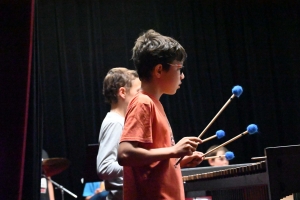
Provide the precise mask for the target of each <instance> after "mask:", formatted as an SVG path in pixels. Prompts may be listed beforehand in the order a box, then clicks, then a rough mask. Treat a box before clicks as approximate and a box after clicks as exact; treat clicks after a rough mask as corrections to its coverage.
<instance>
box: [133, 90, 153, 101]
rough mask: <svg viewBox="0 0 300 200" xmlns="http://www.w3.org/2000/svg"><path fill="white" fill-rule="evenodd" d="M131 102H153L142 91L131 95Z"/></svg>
mask: <svg viewBox="0 0 300 200" xmlns="http://www.w3.org/2000/svg"><path fill="white" fill-rule="evenodd" d="M131 102H132V103H150V102H153V99H152V98H151V96H150V95H148V94H146V93H144V92H139V93H137V94H136V95H135V96H134V97H133V99H132V101H131Z"/></svg>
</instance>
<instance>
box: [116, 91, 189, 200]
mask: <svg viewBox="0 0 300 200" xmlns="http://www.w3.org/2000/svg"><path fill="white" fill-rule="evenodd" d="M123 141H137V142H139V146H140V147H141V148H144V149H154V148H163V147H170V146H173V145H174V144H175V142H174V139H173V133H172V129H171V127H170V124H169V121H168V119H167V117H166V114H165V111H164V109H163V106H162V104H161V103H160V101H158V100H157V99H155V98H154V97H151V96H150V95H148V94H145V93H142V92H141V93H139V94H138V95H136V96H135V97H134V98H133V99H132V101H131V102H130V104H129V105H128V108H127V113H126V116H125V125H124V129H123V133H122V137H121V140H120V142H123ZM176 161H177V159H176V158H170V159H167V160H162V161H157V162H154V163H152V164H150V165H145V166H139V167H130V166H124V170H123V196H124V200H142V199H143V200H159V199H170V200H171V199H174V200H183V199H184V189H183V181H182V174H181V169H180V166H179V165H178V166H177V167H175V166H174V165H175V163H176Z"/></svg>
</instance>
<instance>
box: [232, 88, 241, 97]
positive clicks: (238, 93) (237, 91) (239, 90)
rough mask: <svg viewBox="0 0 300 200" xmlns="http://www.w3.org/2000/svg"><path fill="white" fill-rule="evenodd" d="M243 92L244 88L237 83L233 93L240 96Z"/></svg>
mask: <svg viewBox="0 0 300 200" xmlns="http://www.w3.org/2000/svg"><path fill="white" fill-rule="evenodd" d="M242 93H243V88H242V87H241V86H239V85H236V86H234V87H233V88H232V94H234V95H235V96H237V97H240V96H241V94H242Z"/></svg>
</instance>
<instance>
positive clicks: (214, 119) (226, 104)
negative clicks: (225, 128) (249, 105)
mask: <svg viewBox="0 0 300 200" xmlns="http://www.w3.org/2000/svg"><path fill="white" fill-rule="evenodd" d="M234 97H235V95H234V94H233V95H231V97H230V98H229V99H228V100H227V102H226V103H225V104H224V105H223V107H222V108H221V109H220V110H219V112H218V113H217V114H216V116H215V117H214V118H213V119H212V120H211V121H210V122H209V124H208V125H207V126H206V127H205V129H204V130H203V131H202V132H201V133H200V135H199V136H198V138H201V136H202V135H203V134H204V133H205V132H206V131H207V129H208V128H209V127H210V126H211V125H212V123H214V122H215V121H216V119H217V118H218V117H219V115H220V114H221V113H222V112H223V110H224V109H225V108H226V107H227V106H228V104H229V103H230V102H231V100H232V99H233V98H234Z"/></svg>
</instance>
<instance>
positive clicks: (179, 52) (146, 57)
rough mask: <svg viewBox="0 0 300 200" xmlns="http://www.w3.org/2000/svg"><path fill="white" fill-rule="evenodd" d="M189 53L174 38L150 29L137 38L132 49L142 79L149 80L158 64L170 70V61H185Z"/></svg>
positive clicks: (135, 64)
mask: <svg viewBox="0 0 300 200" xmlns="http://www.w3.org/2000/svg"><path fill="white" fill-rule="evenodd" d="M186 57H187V54H186V52H185V50H184V48H183V47H182V46H181V45H180V44H179V43H178V42H177V41H176V40H175V39H173V38H171V37H167V36H163V35H161V34H160V33H158V32H155V31H154V30H152V29H150V30H148V31H147V32H145V33H143V34H142V35H141V36H140V37H138V38H137V40H136V42H135V46H134V47H133V49H132V60H133V63H134V66H135V68H136V70H137V73H138V74H139V78H140V80H146V81H149V80H150V79H151V72H152V70H153V68H154V67H155V66H156V65H157V64H162V66H163V70H165V71H168V70H169V68H170V65H169V64H168V63H171V62H173V61H174V60H177V61H182V62H184V61H185V59H186Z"/></svg>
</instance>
